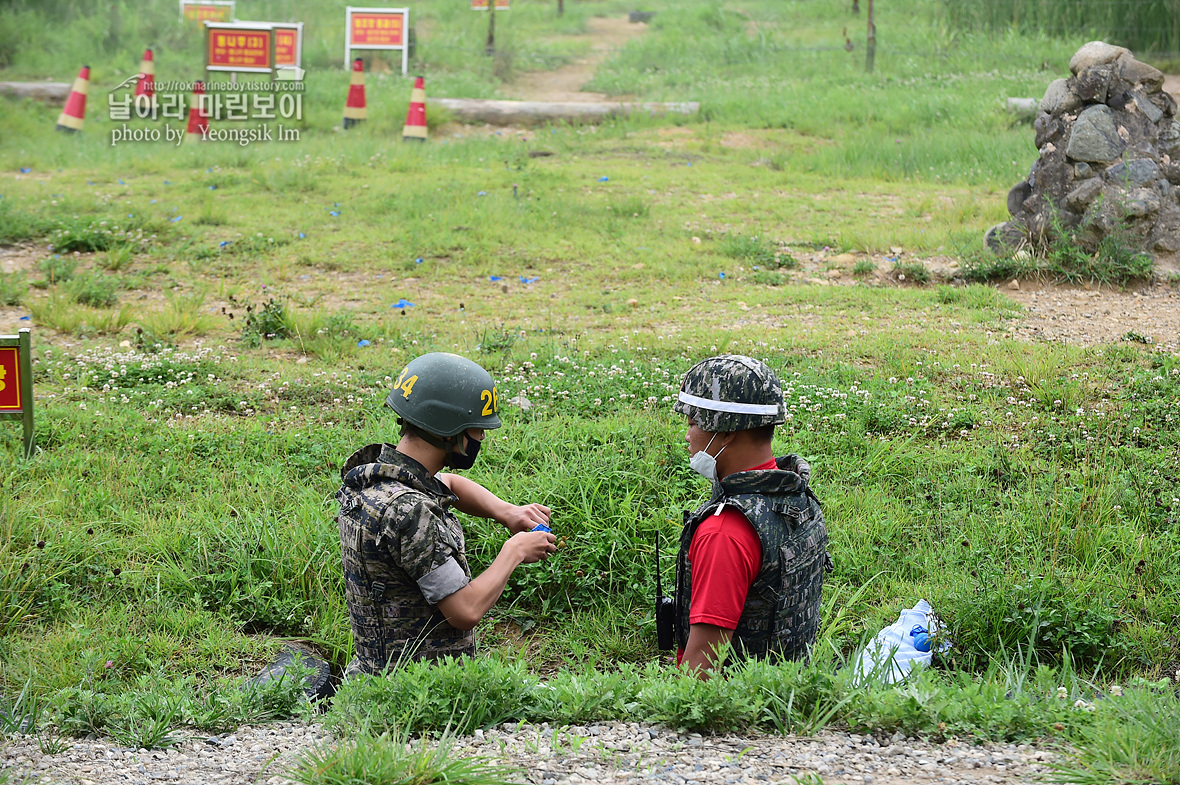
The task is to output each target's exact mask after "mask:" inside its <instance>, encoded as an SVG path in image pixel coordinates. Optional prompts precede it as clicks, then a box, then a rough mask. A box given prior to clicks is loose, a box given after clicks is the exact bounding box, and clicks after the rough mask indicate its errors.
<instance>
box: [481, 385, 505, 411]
mask: <svg viewBox="0 0 1180 785" xmlns="http://www.w3.org/2000/svg"><path fill="white" fill-rule="evenodd" d="M479 399H480V400H481V401H483V411H482V412H481V414H483V416H485V417H486V416H488V415H489V414H495V413H496V412H498V411H500V391H499V390H497V389H496V388H495V387H493V388H492V389H490V390H484V391H483V392H481V393H480V394H479Z"/></svg>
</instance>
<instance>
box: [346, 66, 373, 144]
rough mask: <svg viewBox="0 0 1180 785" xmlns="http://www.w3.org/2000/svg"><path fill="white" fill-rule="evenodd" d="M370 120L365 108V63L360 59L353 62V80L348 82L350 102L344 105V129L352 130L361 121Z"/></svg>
mask: <svg viewBox="0 0 1180 785" xmlns="http://www.w3.org/2000/svg"><path fill="white" fill-rule="evenodd" d="M368 118H369V110H368V109H367V108H365V61H364V60H362V59H360V58H359V57H358V58H357V59H355V60H353V61H352V78H351V79H350V80H349V82H348V101H347V102H346V103H345V104H344V127H345V128H352V127H353V126H354V125H356V124H357V123H359V122H360V121H361V120H367V119H368Z"/></svg>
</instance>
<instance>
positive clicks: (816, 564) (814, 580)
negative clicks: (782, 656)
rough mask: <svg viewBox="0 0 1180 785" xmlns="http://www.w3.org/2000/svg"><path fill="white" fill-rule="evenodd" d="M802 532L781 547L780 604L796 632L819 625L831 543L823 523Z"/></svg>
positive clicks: (788, 625)
mask: <svg viewBox="0 0 1180 785" xmlns="http://www.w3.org/2000/svg"><path fill="white" fill-rule="evenodd" d="M799 535H800V536H797V537H794V538H792V539H791V540H790V541H788V542H786V543H783V545H782V546H780V547H779V558H780V559H781V560H782V561H781V564H782V573H781V576H782V580H781V583H780V587H779V606H778V607H779V611H780V613H783V614H785V615H786V617H787V627H788V628H789V629H791V630H792V631H793V632H800V631H802V630H803V629H814V628H816V627H818V625H819V605H820V600H821V599H822V596H823V580H824V563H825V561H826V556H827V545H828V537H827V530H826V529H825V528H824V526H823V525H822V524H818V523H816V524H813V525H811V526H809V527H807V528H806V529H802V530H800V531H799Z"/></svg>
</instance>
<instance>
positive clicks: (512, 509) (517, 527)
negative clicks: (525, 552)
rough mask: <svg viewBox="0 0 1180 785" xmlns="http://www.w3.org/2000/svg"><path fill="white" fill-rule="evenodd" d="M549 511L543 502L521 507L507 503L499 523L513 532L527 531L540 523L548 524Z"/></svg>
mask: <svg viewBox="0 0 1180 785" xmlns="http://www.w3.org/2000/svg"><path fill="white" fill-rule="evenodd" d="M551 513H552V511H551V510H550V509H549V508H548V507H546V506H545V505H544V504H526V505H524V506H522V507H521V506H517V505H515V504H509V505H508V510H507V512H505V513H504V515H503V517H502V518H501V519H500V523H502V524H504V528H506V529H508V531H510V532H512V533H513V534H516V533H519V532H528V531H532V530H533V529H535V528H537V526H538V525H539V524H542V523H543V524H545V525H546V526H548V525H549V516H550V515H551Z"/></svg>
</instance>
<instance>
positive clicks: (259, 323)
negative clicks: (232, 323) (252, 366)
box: [242, 297, 295, 346]
mask: <svg viewBox="0 0 1180 785" xmlns="http://www.w3.org/2000/svg"><path fill="white" fill-rule="evenodd" d="M294 334H295V330H294V327H293V325H292V323H291V315H290V314H289V313H288V312H287V306H286V303H285V302H284V301H283V300H276V299H275V298H273V297H271V298H270V299H269V300H267V301H266V302H264V303H263V304H262V305H259V306H254V305H247V306H246V318H245V319H244V320H243V323H242V341H243V342H244V343H245V344H246V345H247V346H258V345H260V344H261V343H262V342H263V341H269V340H273V339H275V338H290V337H291V336H292V335H294Z"/></svg>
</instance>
